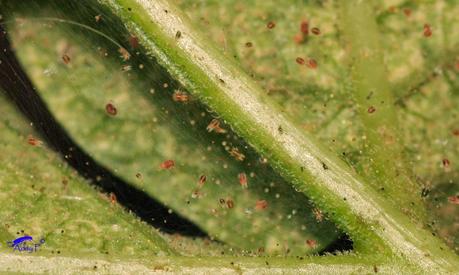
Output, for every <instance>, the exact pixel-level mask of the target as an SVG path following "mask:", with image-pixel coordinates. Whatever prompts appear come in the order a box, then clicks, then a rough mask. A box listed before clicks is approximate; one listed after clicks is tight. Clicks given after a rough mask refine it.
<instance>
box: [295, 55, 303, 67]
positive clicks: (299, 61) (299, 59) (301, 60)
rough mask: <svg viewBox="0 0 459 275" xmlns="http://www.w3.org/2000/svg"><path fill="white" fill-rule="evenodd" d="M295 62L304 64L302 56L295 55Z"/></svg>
mask: <svg viewBox="0 0 459 275" xmlns="http://www.w3.org/2000/svg"><path fill="white" fill-rule="evenodd" d="M296 63H298V64H299V65H304V58H301V57H297V58H296Z"/></svg>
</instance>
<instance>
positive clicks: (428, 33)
mask: <svg viewBox="0 0 459 275" xmlns="http://www.w3.org/2000/svg"><path fill="white" fill-rule="evenodd" d="M424 36H425V37H431V36H432V29H431V27H430V25H429V24H424Z"/></svg>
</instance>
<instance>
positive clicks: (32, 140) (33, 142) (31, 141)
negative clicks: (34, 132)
mask: <svg viewBox="0 0 459 275" xmlns="http://www.w3.org/2000/svg"><path fill="white" fill-rule="evenodd" d="M27 143H29V144H30V145H32V146H40V145H41V144H42V142H41V141H40V140H39V139H37V138H34V137H33V136H29V137H28V138H27Z"/></svg>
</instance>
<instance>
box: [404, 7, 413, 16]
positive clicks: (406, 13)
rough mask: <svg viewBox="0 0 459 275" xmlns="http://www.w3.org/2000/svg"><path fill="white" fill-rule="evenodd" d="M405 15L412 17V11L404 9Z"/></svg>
mask: <svg viewBox="0 0 459 275" xmlns="http://www.w3.org/2000/svg"><path fill="white" fill-rule="evenodd" d="M403 13H404V14H405V16H406V17H410V16H411V10H410V9H403Z"/></svg>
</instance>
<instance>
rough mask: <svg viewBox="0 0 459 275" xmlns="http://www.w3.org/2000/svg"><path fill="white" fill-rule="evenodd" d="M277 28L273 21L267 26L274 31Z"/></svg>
mask: <svg viewBox="0 0 459 275" xmlns="http://www.w3.org/2000/svg"><path fill="white" fill-rule="evenodd" d="M275 26H276V23H274V22H273V21H270V22H268V24H267V25H266V27H268V29H273V28H274V27H275Z"/></svg>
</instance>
